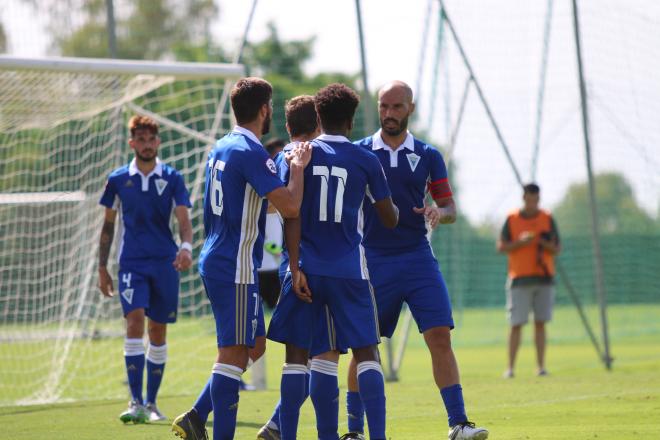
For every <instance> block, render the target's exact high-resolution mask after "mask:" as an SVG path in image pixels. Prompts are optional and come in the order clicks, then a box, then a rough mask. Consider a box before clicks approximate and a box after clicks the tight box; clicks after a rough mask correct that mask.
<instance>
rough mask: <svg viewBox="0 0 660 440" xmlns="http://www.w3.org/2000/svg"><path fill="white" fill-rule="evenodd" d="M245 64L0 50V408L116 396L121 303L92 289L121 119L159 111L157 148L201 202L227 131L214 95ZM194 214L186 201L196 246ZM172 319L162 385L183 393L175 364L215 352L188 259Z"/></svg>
mask: <svg viewBox="0 0 660 440" xmlns="http://www.w3.org/2000/svg"><path fill="white" fill-rule="evenodd" d="M242 73H243V67H242V66H240V65H233V64H203V63H159V62H137V61H120V60H91V59H67V58H48V59H21V58H15V57H4V56H3V57H0V237H1V244H0V405H10V404H28V403H39V402H53V401H66V400H77V399H86V398H92V397H94V398H116V397H124V396H126V395H127V393H126V387H125V385H124V384H123V383H122V381H123V380H124V378H125V373H124V372H123V362H122V361H121V358H122V346H123V343H122V340H123V337H124V334H125V330H124V323H123V322H124V321H123V319H122V313H121V307H120V303H119V300H118V299H117V298H112V299H105V298H102V296H101V295H100V293H99V291H98V289H97V287H96V284H97V277H96V273H97V251H98V238H99V234H100V227H101V224H102V217H103V210H102V208H101V207H99V205H98V199H99V196H100V193H101V190H102V188H103V185H104V183H105V180H106V178H107V176H108V174H109V172H110V171H112V170H113V169H114V168H116V167H118V166H120V165H122V164H125V163H127V162H128V161H129V160H130V157H131V154H130V149H129V148H128V145H127V129H126V125H127V121H128V119H129V118H130V117H131V116H132V115H133V114H136V113H141V114H146V115H149V116H152V117H155V118H157V121H158V123H159V125H160V128H161V134H160V136H161V140H162V144H161V147H160V152H159V156H160V157H161V159H162V160H163V161H165V162H166V163H169V164H170V165H172V166H174V167H175V168H176V169H178V170H179V171H180V172H181V173H182V174H183V176H184V177H185V180H186V183H187V186H188V189H189V191H190V193H191V197H192V201H193V204H199V203H201V202H200V190H201V188H202V187H203V178H204V176H203V173H204V166H203V164H204V162H205V156H206V154H207V152H208V150H209V148H210V146H211V145H212V143H213V141H214V139H217V138H218V137H219V136H221V135H222V134H224V132H226V131H227V129H228V127H230V122H231V121H230V120H229V114H228V112H227V111H226V110H225V109H227V108H228V106H227V105H224V104H226V101H227V97H228V91H229V90H230V88H231V85H232V80H233V79H236V78H237V77H238V76H240V75H242ZM201 212H202V210H201V209H193V210H192V213H193V214H192V215H193V219H192V221H193V227H194V234H195V235H194V239H195V247H196V249H198V248H199V245H200V243H201V241H202V237H203V232H202V226H203V222H202V221H201ZM173 227H174V225H173ZM116 235H119V234H116ZM175 237H177V239H178V235H177V234H176V231H175ZM116 250H117V244H116V243H115V245H114V246H113V253H114V252H116ZM196 253H197V252H195V254H196ZM111 260H112V261H113V262H116V257H113V258H111ZM113 264H115V263H113ZM116 269H117V268H116V266H115V267H112V268H111V273H112V274H113V277H114V278H115V286H116V285H117V284H116V283H117V280H116ZM180 316H181V319H180V320H179V323H178V324H177V326H178V329H177V335H176V337H171V338H169V339H170V340H169V341H168V343H169V347H170V349H169V350H170V353H171V355H170V357H171V358H172V357H176V356H179V358H178V359H179V361H176V362H168V371H167V374H166V375H167V379H166V380H165V381H164V386H163V388H164V392H165V393H170V394H172V393H181V392H182V390H183V389H184V387H186V390H187V391H188V392H190V386H191V383H190V376H189V375H188V376H185V375H182V374H180V373H181V372H182V371H183V370H185V369H188V368H190V367H191V363H192V364H194V362H198V363H200V362H201V366H200V367H199V368H198V369H197V370H198V371H200V373H199V374H200V375H208V371H209V363H210V361H211V360H212V356H213V352H214V344H213V341H214V334H215V329H214V326H213V324H212V318H209V317H210V316H211V314H210V309H209V307H208V303H207V300H206V297H205V295H204V292H203V288H202V286H201V283H200V282H199V277H198V275H197V274H196V268H193V269H191V270H190V271H188V272H186V273H185V274H183V275H182V281H181V297H180ZM193 317H197V318H199V317H202V319H192V318H193ZM204 317H206V318H207V319H203V318H204ZM200 338H206V339H208V343H205V344H202V343H200V342H199V341H200ZM203 349H206V350H207V351H206V352H204V353H203V355H202V354H200V350H203ZM184 353H185V354H184ZM198 359H199V361H198ZM184 378H185V379H184ZM202 381H203V378H201V379H200V381H198V382H196V383H195V386H194V388H197V385H199V386H201V384H203V382H202Z"/></svg>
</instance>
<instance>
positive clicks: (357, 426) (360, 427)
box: [346, 391, 364, 434]
mask: <svg viewBox="0 0 660 440" xmlns="http://www.w3.org/2000/svg"><path fill="white" fill-rule="evenodd" d="M346 411H347V413H348V430H349V431H350V432H359V433H362V434H364V407H363V406H362V399H360V392H359V391H348V392H346Z"/></svg>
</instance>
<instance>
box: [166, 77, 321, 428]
mask: <svg viewBox="0 0 660 440" xmlns="http://www.w3.org/2000/svg"><path fill="white" fill-rule="evenodd" d="M271 97H272V88H271V85H270V84H269V83H268V82H267V81H265V80H263V79H260V78H243V79H241V80H239V81H238V82H237V83H236V85H235V86H234V87H233V89H232V91H231V106H232V109H233V111H234V115H235V116H236V121H237V124H238V125H237V126H236V127H235V128H234V129H233V130H232V132H230V133H229V134H227V135H226V136H225V137H223V138H222V139H220V140H219V141H218V142H217V144H216V146H215V148H214V149H213V151H211V153H210V154H209V158H208V162H207V164H206V166H207V172H206V186H205V192H204V230H205V234H206V240H205V242H204V247H203V248H202V252H201V254H200V261H199V272H200V274H201V276H202V280H203V282H204V287H205V288H206V294H207V296H208V298H209V301H210V302H211V307H212V309H213V315H214V317H215V321H216V334H217V345H218V356H217V358H216V362H215V365H214V366H213V371H212V374H211V378H210V380H209V383H208V384H207V386H206V387H205V389H204V391H202V393H201V395H200V397H199V399H198V400H197V402H196V403H195V405H194V406H193V408H192V409H191V410H190V411H188V412H186V413H184V414H182V415H181V416H179V417H177V418H176V419H175V420H174V423H173V425H172V430H173V431H174V432H175V434H176V435H179V436H181V437H182V438H184V439H186V440H195V439H204V438H206V429H205V427H204V423H205V420H206V417H207V415H208V414H209V411H210V410H211V408H209V403H211V404H212V410H213V419H214V426H213V439H214V440H227V439H232V438H233V437H234V431H235V429H236V414H237V411H238V390H239V384H240V379H241V375H242V374H243V372H244V371H245V369H246V367H247V364H248V348H250V347H254V345H255V341H256V339H257V338H258V337H263V336H264V333H265V329H264V316H263V309H262V304H261V297H260V296H259V286H258V285H257V282H258V277H257V269H258V268H259V266H260V265H261V259H262V257H263V245H264V226H265V221H266V207H267V202H266V199H268V201H270V202H271V203H272V204H273V205H274V206H275V208H277V210H278V211H279V212H280V213H281V214H282V216H284V217H285V218H286V217H296V216H297V215H298V212H299V209H300V203H301V200H302V189H303V188H302V184H303V168H304V166H305V161H309V157H310V155H311V153H310V151H309V150H306V149H305V148H306V147H305V146H302V147H301V148H299V149H297V150H296V152H295V154H294V155H293V157H292V159H291V179H290V181H289V185H288V187H286V188H285V187H284V186H283V184H282V181H281V180H280V179H279V177H278V176H277V170H276V168H275V163H274V162H273V160H272V159H271V158H270V157H269V156H268V153H267V152H266V150H265V149H264V147H263V146H262V144H261V142H260V141H259V138H260V137H261V136H262V135H264V134H266V133H268V130H269V126H270V121H271V117H272V102H271ZM209 393H210V395H211V399H210V400H209V399H208V394H209Z"/></svg>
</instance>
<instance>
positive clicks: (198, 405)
mask: <svg viewBox="0 0 660 440" xmlns="http://www.w3.org/2000/svg"><path fill="white" fill-rule="evenodd" d="M212 382H213V374H211V377H209V380H208V382H206V385H205V386H204V389H203V390H202V392H201V393H200V395H199V397H197V401H196V402H195V404H194V405H193V409H194V410H195V412H196V413H197V415H198V416H199V420H201V421H202V423H203V424H206V421H207V420H208V419H209V414H210V413H211V411H213V401H212V400H211V383H212Z"/></svg>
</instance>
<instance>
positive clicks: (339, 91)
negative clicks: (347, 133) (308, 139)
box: [314, 83, 360, 130]
mask: <svg viewBox="0 0 660 440" xmlns="http://www.w3.org/2000/svg"><path fill="white" fill-rule="evenodd" d="M314 103H315V105H316V112H317V113H318V115H319V119H321V126H322V127H323V129H324V130H336V129H341V128H343V127H345V126H347V125H350V124H351V123H352V121H353V116H355V109H357V106H358V104H359V103H360V96H359V95H358V94H357V93H355V91H354V90H353V89H351V88H350V87H348V86H347V85H345V84H339V83H335V84H330V85H328V86H325V87H323V88H322V89H321V90H319V91H318V92H317V93H316V96H315V97H314Z"/></svg>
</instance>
